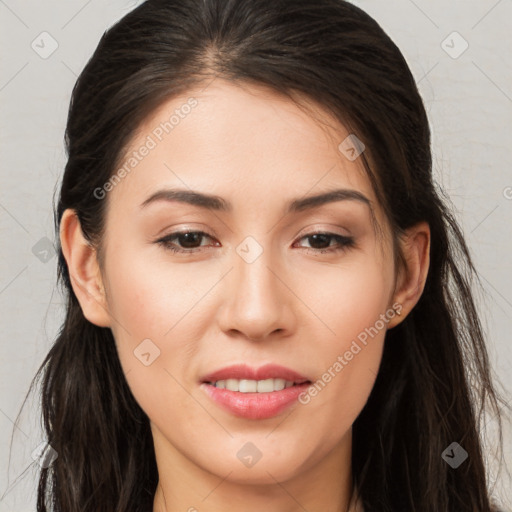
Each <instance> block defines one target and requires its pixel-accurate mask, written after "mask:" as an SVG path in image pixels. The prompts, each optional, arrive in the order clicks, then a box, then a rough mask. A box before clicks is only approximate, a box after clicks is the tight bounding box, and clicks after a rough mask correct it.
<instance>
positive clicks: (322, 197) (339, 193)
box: [140, 189, 374, 218]
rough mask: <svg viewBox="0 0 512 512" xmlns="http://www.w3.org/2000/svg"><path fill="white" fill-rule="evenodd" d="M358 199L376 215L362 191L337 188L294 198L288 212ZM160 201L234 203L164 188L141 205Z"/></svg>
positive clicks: (220, 207) (219, 206) (224, 206)
mask: <svg viewBox="0 0 512 512" xmlns="http://www.w3.org/2000/svg"><path fill="white" fill-rule="evenodd" d="M346 200H350V201H358V202H360V203H363V204H366V205H367V206H368V207H369V209H370V213H371V214H372V218H373V217H374V211H373V207H372V203H371V201H370V200H369V199H368V198H367V197H366V196H365V195H364V194H362V193H361V192H359V191H357V190H351V189H335V190H331V191H329V192H324V193H322V194H318V195H314V196H308V197H303V198H299V199H294V200H292V201H290V202H289V203H288V208H287V211H286V213H287V214H289V213H298V212H302V211H304V210H309V209H313V208H318V207H320V206H322V205H324V204H327V203H332V202H335V201H346ZM160 201H169V202H172V201H177V202H180V203H185V204H190V205H192V206H198V207H200V208H204V209H207V210H212V211H219V212H232V211H233V205H232V204H231V203H230V202H229V201H226V200H225V199H224V198H222V197H220V196H216V195H210V194H204V193H202V192H196V191H193V190H185V189H162V190H158V191H156V192H155V193H153V194H151V196H149V197H148V198H147V199H146V200H145V201H144V202H143V203H142V204H141V205H140V207H141V208H146V207H147V206H149V205H150V204H152V203H156V202H160Z"/></svg>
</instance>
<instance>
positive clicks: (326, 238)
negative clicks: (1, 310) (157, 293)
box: [155, 231, 355, 254]
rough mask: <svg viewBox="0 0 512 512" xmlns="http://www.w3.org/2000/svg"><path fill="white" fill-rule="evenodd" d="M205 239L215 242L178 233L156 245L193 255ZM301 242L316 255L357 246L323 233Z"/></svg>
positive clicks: (347, 239)
mask: <svg viewBox="0 0 512 512" xmlns="http://www.w3.org/2000/svg"><path fill="white" fill-rule="evenodd" d="M204 238H209V239H211V240H213V237H211V236H210V235H209V234H208V233H205V232H204V231H177V232H175V233H170V234H169V235H166V236H164V237H163V238H160V239H159V240H156V242H155V243H157V244H159V245H161V246H163V247H164V249H166V250H170V251H172V252H174V253H185V254H191V253H196V252H200V251H202V250H203V249H202V247H205V246H204V245H203V244H201V241H202V240H203V239H204ZM299 240H308V243H309V247H303V248H305V249H306V250H307V251H308V252H311V251H312V252H313V253H315V254H318V253H320V254H325V253H333V252H339V251H344V250H347V249H348V248H350V247H353V246H354V245H355V240H354V238H353V237H349V236H344V235H339V234H336V233H329V232H323V231H319V232H315V233H308V234H307V235H304V236H303V237H301V238H300V239H299ZM332 241H334V242H335V245H334V246H332V245H331V242H332ZM215 245H216V246H217V247H218V246H219V245H220V244H219V243H218V242H216V243H215ZM318 246H320V247H318Z"/></svg>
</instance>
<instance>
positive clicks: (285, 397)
mask: <svg viewBox="0 0 512 512" xmlns="http://www.w3.org/2000/svg"><path fill="white" fill-rule="evenodd" d="M226 379H248V380H265V379H284V380H287V381H293V382H295V383H296V384H295V385H294V386H291V387H289V388H285V389H282V390H281V391H272V392H269V393H241V392H238V391H230V390H228V389H222V388H217V387H215V386H213V385H212V384H211V383H213V382H216V381H219V380H226ZM310 384H311V381H310V380H308V379H307V378H306V377H304V376H303V375H300V374H299V373H297V372H295V371H293V370H290V369H289V368H285V367H284V366H279V365H274V364H268V365H265V366H262V367H260V368H251V367H249V366H247V365H235V366H230V367H227V368H223V369H221V370H218V371H215V372H213V373H210V374H208V375H206V376H205V377H204V378H203V380H202V384H201V388H202V389H203V390H204V391H205V392H206V394H207V395H208V396H209V397H210V398H211V399H212V400H213V401H214V402H216V403H217V404H218V405H220V406H221V407H222V408H223V409H225V410H227V411H229V412H231V413H232V414H234V415H235V416H239V417H242V418H246V419H252V420H259V419H265V418H271V417H273V416H276V415H277V414H279V413H281V412H282V411H284V410H285V409H286V408H288V407H289V406H291V405H292V404H293V403H294V402H297V399H298V397H299V395H300V394H301V393H302V392H304V391H305V390H306V389H307V388H308V386H309V385H310Z"/></svg>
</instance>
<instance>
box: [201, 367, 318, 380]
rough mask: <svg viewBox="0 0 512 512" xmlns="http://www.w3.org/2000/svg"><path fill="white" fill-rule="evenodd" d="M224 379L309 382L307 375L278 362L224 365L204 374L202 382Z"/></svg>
mask: <svg viewBox="0 0 512 512" xmlns="http://www.w3.org/2000/svg"><path fill="white" fill-rule="evenodd" d="M226 379H247V380H265V379H284V380H287V381H290V382H294V383H297V384H301V383H303V382H309V379H308V378H307V377H304V375H301V374H300V373H297V372H296V371H294V370H291V369H290V368H286V367H285V366H280V365H278V364H266V365H264V366H260V367H259V368H254V367H252V366H248V365H246V364H236V365H232V366H226V367H225V368H221V369H220V370H216V371H214V372H212V373H209V374H208V375H205V376H204V377H203V379H202V382H217V381H219V380H226Z"/></svg>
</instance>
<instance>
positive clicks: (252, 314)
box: [222, 237, 292, 339]
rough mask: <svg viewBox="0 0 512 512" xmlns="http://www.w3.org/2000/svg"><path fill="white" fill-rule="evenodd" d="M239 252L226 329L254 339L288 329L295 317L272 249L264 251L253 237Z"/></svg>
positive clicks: (225, 322) (235, 261) (224, 325)
mask: <svg viewBox="0 0 512 512" xmlns="http://www.w3.org/2000/svg"><path fill="white" fill-rule="evenodd" d="M236 252H237V253H238V254H236V255H234V269H233V272H231V273H230V274H231V275H230V277H229V281H228V283H229V285H228V294H229V298H228V300H227V301H226V303H225V308H224V314H223V316H222V323H223V325H222V328H223V329H224V330H233V329H235V330H237V331H240V332H241V333H243V334H245V335H246V336H247V337H248V338H251V339H259V338H264V337H266V336H268V335H269V334H270V333H272V332H273V331H275V330H288V329H289V328H290V324H289V322H290V320H291V317H292V314H291V311H290V309H289V308H290V302H289V300H290V297H287V294H288V295H289V291H288V290H287V288H286V286H285V285H284V284H283V282H282V281H286V280H285V278H284V276H280V275H279V274H280V271H279V270H278V269H279V268H281V266H280V265H279V262H278V261H277V260H276V259H275V258H272V251H271V249H270V248H265V249H264V248H263V246H262V245H261V244H260V243H259V242H257V241H256V240H255V239H254V238H253V237H247V238H246V239H245V240H244V241H243V242H242V243H241V244H239V246H238V247H237V249H236Z"/></svg>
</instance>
